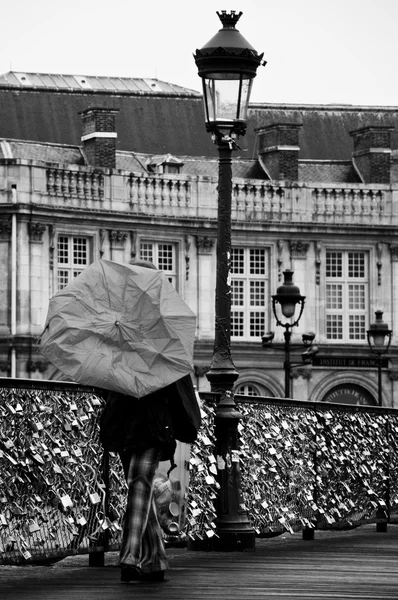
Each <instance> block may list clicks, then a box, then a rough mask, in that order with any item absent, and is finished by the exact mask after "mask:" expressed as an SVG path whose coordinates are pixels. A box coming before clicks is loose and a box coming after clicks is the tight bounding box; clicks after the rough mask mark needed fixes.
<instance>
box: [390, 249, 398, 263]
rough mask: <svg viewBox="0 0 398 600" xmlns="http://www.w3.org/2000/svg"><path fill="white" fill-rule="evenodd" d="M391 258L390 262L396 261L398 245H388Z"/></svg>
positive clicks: (397, 258) (397, 259)
mask: <svg viewBox="0 0 398 600" xmlns="http://www.w3.org/2000/svg"><path fill="white" fill-rule="evenodd" d="M390 253H391V260H392V262H397V261H398V246H390Z"/></svg>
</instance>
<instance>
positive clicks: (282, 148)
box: [257, 123, 302, 181]
mask: <svg viewBox="0 0 398 600" xmlns="http://www.w3.org/2000/svg"><path fill="white" fill-rule="evenodd" d="M301 127H302V125H301V124H297V123H274V124H273V125H268V126H267V127H260V128H259V129H257V135H258V154H259V160H260V163H261V164H262V166H263V167H264V169H265V171H266V173H267V174H268V176H269V178H270V179H285V180H288V181H297V180H298V178H299V174H298V156H299V151H300V146H299V130H300V128H301Z"/></svg>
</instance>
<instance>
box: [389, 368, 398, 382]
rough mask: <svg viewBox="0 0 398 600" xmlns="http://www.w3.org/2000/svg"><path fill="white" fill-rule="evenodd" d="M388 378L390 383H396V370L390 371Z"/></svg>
mask: <svg viewBox="0 0 398 600" xmlns="http://www.w3.org/2000/svg"><path fill="white" fill-rule="evenodd" d="M388 376H389V378H390V380H391V381H398V369H390V370H389V372H388Z"/></svg>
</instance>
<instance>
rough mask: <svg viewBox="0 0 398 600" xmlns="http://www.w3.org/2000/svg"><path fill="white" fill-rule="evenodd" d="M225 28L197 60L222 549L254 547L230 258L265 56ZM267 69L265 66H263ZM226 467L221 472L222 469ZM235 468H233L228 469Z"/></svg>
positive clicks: (227, 24)
mask: <svg viewBox="0 0 398 600" xmlns="http://www.w3.org/2000/svg"><path fill="white" fill-rule="evenodd" d="M217 15H218V16H219V18H220V20H221V23H222V28H221V29H220V30H219V31H218V33H216V35H215V36H214V37H213V38H212V39H211V40H210V41H209V42H207V44H205V45H204V46H203V47H202V48H201V49H200V50H196V54H195V55H194V58H195V62H196V66H197V68H198V74H199V76H200V77H201V78H202V84H203V100H204V109H205V123H206V129H207V131H209V132H210V133H211V136H212V140H213V142H214V143H215V144H217V146H218V154H219V161H218V228H217V275H216V298H215V314H216V317H215V340H214V351H213V358H212V362H211V366H210V370H209V372H208V373H207V378H208V380H209V381H210V384H211V389H212V391H217V392H221V399H220V401H219V403H218V406H217V412H216V438H217V449H216V450H217V455H218V456H219V458H220V460H219V461H218V464H219V471H218V478H219V483H220V486H221V490H220V494H219V502H218V518H217V535H218V536H219V544H218V545H219V547H220V548H223V547H224V548H227V549H230V550H233V549H244V548H249V547H254V530H253V529H252V528H251V526H250V524H249V521H248V519H247V515H246V512H245V510H244V509H243V508H242V504H243V503H242V500H241V498H240V492H239V465H238V463H236V462H235V461H233V462H231V460H230V459H231V450H234V449H237V444H238V441H237V440H238V435H237V425H238V422H239V418H240V413H239V411H238V410H237V408H236V405H235V402H234V400H233V397H232V394H231V390H232V388H233V385H234V383H235V381H236V380H237V378H238V377H239V374H238V372H237V371H236V369H235V365H234V363H233V360H232V356H231V347H230V342H231V288H230V284H229V272H230V257H231V202H232V152H233V150H235V149H237V148H238V146H237V143H236V140H237V138H238V136H239V135H244V134H245V132H246V115H247V108H248V103H249V98H250V92H251V87H252V82H253V79H254V77H255V76H256V71H257V68H258V67H259V65H260V64H262V63H263V61H262V57H263V55H262V54H261V55H259V54H258V53H257V52H256V50H255V49H254V48H253V47H252V46H251V45H250V44H249V42H247V41H246V40H245V38H244V37H243V36H242V35H241V34H240V32H239V31H238V30H237V29H236V28H235V25H236V23H237V22H238V20H239V18H240V17H241V15H242V13H241V12H239V13H236V12H235V11H231V12H230V13H227V12H226V11H222V12H221V13H219V12H217ZM264 64H265V63H264ZM220 465H221V467H220ZM228 465H231V466H228Z"/></svg>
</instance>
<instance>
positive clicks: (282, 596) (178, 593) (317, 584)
mask: <svg viewBox="0 0 398 600" xmlns="http://www.w3.org/2000/svg"><path fill="white" fill-rule="evenodd" d="M168 554H169V558H170V569H169V571H168V572H167V577H166V581H165V582H164V583H162V584H149V583H129V584H122V583H120V581H119V569H118V568H117V555H116V553H110V554H108V555H107V556H106V564H105V566H104V567H89V566H88V557H87V555H85V556H75V557H69V558H66V559H64V560H62V561H60V562H59V563H56V564H54V565H52V566H49V567H48V566H47V567H42V566H40V567H39V566H36V567H35V566H30V567H29V566H19V567H10V566H1V565H0V598H1V599H3V598H4V599H5V598H7V599H15V600H30V599H32V600H36V599H37V600H38V599H40V600H47V599H48V600H60V599H65V600H90V599H91V598H93V599H95V600H130V599H133V598H136V599H138V600H141V599H146V598H154V597H159V598H162V600H209V599H212V598H215V599H216V600H234V599H237V600H249V599H250V600H253V599H257V598H266V599H268V598H270V599H277V600H294V599H299V600H307V599H308V600H309V599H311V600H314V599H316V600H329V599H332V598H333V600H336V599H344V600H353V599H356V600H370V599H372V600H386V599H394V600H398V560H397V559H398V525H390V526H389V527H388V532H387V533H376V531H375V526H374V525H372V526H370V525H368V526H364V527H361V528H358V529H356V530H351V531H345V532H316V537H315V540H313V541H303V540H302V539H301V535H300V534H295V535H293V536H292V535H290V534H286V535H283V536H280V537H278V538H273V539H267V540H259V541H258V543H257V549H256V551H255V552H254V553H253V552H249V553H235V552H234V553H218V552H217V553H216V552H194V551H188V550H186V549H183V548H176V549H174V548H170V549H169V550H168Z"/></svg>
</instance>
